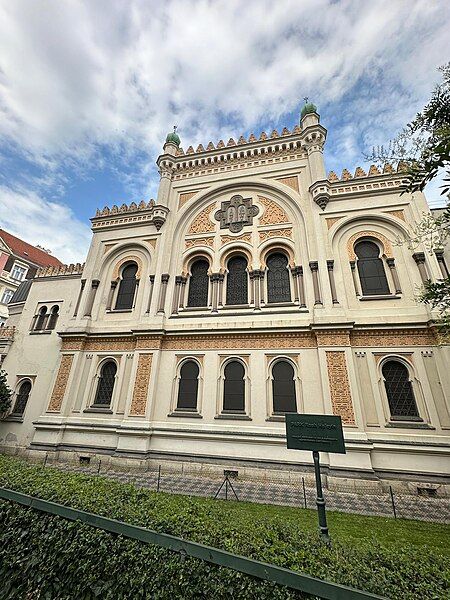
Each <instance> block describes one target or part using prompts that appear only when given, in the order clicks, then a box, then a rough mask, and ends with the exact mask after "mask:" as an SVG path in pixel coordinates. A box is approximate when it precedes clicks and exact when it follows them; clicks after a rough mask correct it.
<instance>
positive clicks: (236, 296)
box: [227, 256, 248, 304]
mask: <svg viewBox="0 0 450 600" xmlns="http://www.w3.org/2000/svg"><path fill="white" fill-rule="evenodd" d="M227 268H228V275H227V304H247V303H248V276H247V259H246V258H244V257H243V256H233V258H230V260H229V261H228V264H227Z"/></svg>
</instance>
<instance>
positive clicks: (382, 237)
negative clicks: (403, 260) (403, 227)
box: [347, 230, 394, 261]
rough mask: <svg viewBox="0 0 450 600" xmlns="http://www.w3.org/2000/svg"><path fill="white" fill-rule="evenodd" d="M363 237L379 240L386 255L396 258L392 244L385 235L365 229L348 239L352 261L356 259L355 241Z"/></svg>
mask: <svg viewBox="0 0 450 600" xmlns="http://www.w3.org/2000/svg"><path fill="white" fill-rule="evenodd" d="M361 238H372V239H375V240H378V242H380V244H381V245H382V247H383V254H384V256H386V258H394V254H393V252H392V244H391V242H390V241H389V240H388V238H387V237H386V236H385V235H383V234H382V233H378V232H377V231H368V230H365V231H358V232H357V233H354V234H353V235H352V236H351V237H350V238H349V239H348V241H347V253H348V258H349V260H350V261H354V260H356V254H355V243H356V242H357V241H358V240H359V239H361Z"/></svg>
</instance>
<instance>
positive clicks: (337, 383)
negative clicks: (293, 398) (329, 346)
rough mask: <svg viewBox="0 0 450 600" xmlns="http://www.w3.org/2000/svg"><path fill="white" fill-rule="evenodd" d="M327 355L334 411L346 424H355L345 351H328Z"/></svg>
mask: <svg viewBox="0 0 450 600" xmlns="http://www.w3.org/2000/svg"><path fill="white" fill-rule="evenodd" d="M326 356H327V369H328V381H329V385H330V395H331V404H332V406H333V413H334V414H335V415H339V416H340V417H341V418H342V422H343V423H345V425H355V414H354V411H353V404H352V395H351V392H350V382H349V379H348V372H347V362H346V360H345V352H338V351H335V350H333V351H327V352H326Z"/></svg>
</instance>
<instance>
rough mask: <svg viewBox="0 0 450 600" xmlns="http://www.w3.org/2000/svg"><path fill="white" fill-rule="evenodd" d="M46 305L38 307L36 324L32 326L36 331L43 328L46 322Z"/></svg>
mask: <svg viewBox="0 0 450 600" xmlns="http://www.w3.org/2000/svg"><path fill="white" fill-rule="evenodd" d="M47 317H48V315H47V307H46V306H41V308H40V309H39V312H38V314H37V317H36V324H35V326H34V329H35V330H36V331H40V330H41V329H44V328H45V324H46V322H47Z"/></svg>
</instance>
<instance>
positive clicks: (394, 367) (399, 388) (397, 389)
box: [382, 360, 420, 421]
mask: <svg viewBox="0 0 450 600" xmlns="http://www.w3.org/2000/svg"><path fill="white" fill-rule="evenodd" d="M382 373H383V378H384V385H385V387H386V395H387V398H388V403H389V410H390V411H391V417H392V419H394V420H395V419H398V420H406V421H408V420H418V419H420V417H419V411H418V410H417V404H416V400H415V398H414V391H413V387H412V383H411V381H410V378H409V372H408V369H407V368H406V367H405V365H404V364H402V363H401V362H399V361H398V360H389V361H388V362H385V363H384V365H383V367H382Z"/></svg>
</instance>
